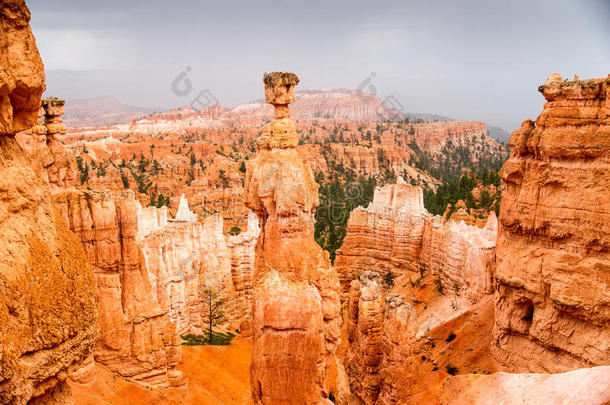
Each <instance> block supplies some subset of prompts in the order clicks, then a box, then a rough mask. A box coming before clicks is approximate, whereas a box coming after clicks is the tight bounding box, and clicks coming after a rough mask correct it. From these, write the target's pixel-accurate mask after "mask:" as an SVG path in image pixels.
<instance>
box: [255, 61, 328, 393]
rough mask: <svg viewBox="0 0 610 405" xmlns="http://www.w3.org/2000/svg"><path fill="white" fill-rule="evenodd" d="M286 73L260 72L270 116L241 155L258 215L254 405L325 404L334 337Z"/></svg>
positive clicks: (323, 258) (312, 193)
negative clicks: (245, 156) (248, 153)
mask: <svg viewBox="0 0 610 405" xmlns="http://www.w3.org/2000/svg"><path fill="white" fill-rule="evenodd" d="M298 82H299V80H298V78H297V77H296V75H294V74H292V73H284V72H275V73H271V74H265V77H264V83H265V99H266V101H267V102H268V103H270V104H273V105H274V106H275V118H276V119H275V121H274V122H273V123H272V124H270V125H269V126H267V127H265V128H264V129H263V133H262V135H261V136H260V138H259V139H258V141H257V145H258V152H257V154H256V157H255V158H254V159H251V160H250V161H248V165H247V170H246V185H245V194H246V205H247V206H248V207H249V208H250V209H251V210H252V211H254V212H255V213H256V214H257V215H258V217H259V219H260V221H261V234H260V236H259V239H258V243H257V245H256V253H255V273H254V291H253V341H252V364H251V387H252V397H253V400H254V403H255V404H274V405H275V404H330V403H331V401H330V400H329V399H328V396H329V393H330V384H331V382H330V381H328V379H329V373H328V371H327V370H328V369H330V368H332V367H336V361H337V359H336V357H335V351H336V348H337V346H338V344H339V341H340V333H339V328H340V317H339V306H340V305H339V294H338V290H339V281H338V278H337V275H336V273H335V271H334V269H333V268H332V266H331V264H330V260H329V255H328V253H327V252H324V251H323V250H322V249H321V248H320V246H318V245H317V244H316V242H315V240H314V223H313V214H314V212H315V209H316V206H317V205H318V192H317V191H318V185H317V184H316V182H315V181H314V178H313V175H312V172H311V169H310V168H309V166H308V165H307V163H306V162H305V161H303V159H301V158H300V157H299V155H298V154H297V152H296V150H295V146H296V145H297V143H298V136H297V134H296V128H295V125H294V123H293V121H292V120H291V119H290V109H289V107H288V104H290V103H292V102H294V100H295V96H294V91H293V89H294V86H296V85H297V84H298Z"/></svg>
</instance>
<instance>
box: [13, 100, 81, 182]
mask: <svg viewBox="0 0 610 405" xmlns="http://www.w3.org/2000/svg"><path fill="white" fill-rule="evenodd" d="M63 113H64V100H60V99H57V98H49V99H44V100H42V107H41V109H40V112H39V119H38V123H37V124H36V125H34V126H33V127H32V128H29V129H28V130H26V131H22V132H19V133H17V134H16V135H15V139H17V142H18V143H19V146H21V148H22V149H23V151H24V153H25V155H26V156H27V157H28V159H29V161H30V166H32V168H33V169H34V171H35V172H36V174H38V175H39V176H40V177H41V178H42V179H43V180H44V181H45V182H46V183H47V184H48V185H49V186H50V187H51V188H52V189H53V190H55V189H58V188H62V187H69V186H75V185H77V184H80V182H79V172H78V168H77V165H76V160H75V159H74V155H72V154H71V153H70V152H68V151H67V150H66V149H65V148H64V147H63V145H62V143H61V141H60V140H59V136H61V135H63V134H65V133H66V126H65V125H64V124H63V121H62V118H61V116H62V115H63Z"/></svg>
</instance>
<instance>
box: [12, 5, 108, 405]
mask: <svg viewBox="0 0 610 405" xmlns="http://www.w3.org/2000/svg"><path fill="white" fill-rule="evenodd" d="M29 19H30V13H29V11H28V9H27V7H26V6H25V3H24V2H23V1H19V0H9V1H4V2H2V4H1V5H0V27H1V29H2V34H1V35H2V46H1V47H0V155H1V158H0V196H1V197H0V250H1V251H2V258H1V259H0V297H2V299H0V402H2V403H11V404H26V403H28V402H31V403H69V402H70V400H71V397H70V391H69V387H68V386H67V384H66V383H65V380H66V378H67V377H68V375H69V374H70V373H71V372H72V371H73V370H75V369H76V368H78V367H79V365H80V363H81V362H82V361H83V360H84V359H85V358H86V357H87V356H88V354H89V353H90V352H91V349H92V347H93V343H94V341H95V337H96V334H97V329H98V324H97V321H98V312H97V295H96V293H95V281H94V278H93V272H92V271H91V266H90V265H89V263H88V262H87V257H86V255H85V252H84V251H83V249H82V247H81V246H80V243H79V242H78V239H76V238H75V236H74V234H73V233H72V232H70V230H69V228H68V227H67V225H66V223H65V222H64V220H63V218H62V217H61V215H59V213H58V212H57V210H56V207H55V206H54V205H53V203H52V201H51V196H50V192H49V189H48V186H47V184H45V182H44V181H43V180H42V179H41V178H40V177H38V176H37V175H36V173H35V172H34V170H33V169H32V168H31V167H30V166H29V164H28V161H27V159H26V158H25V156H24V153H23V151H22V150H21V148H20V147H19V145H18V144H17V142H16V140H15V137H14V136H13V135H14V134H15V133H16V132H18V131H23V130H26V129H28V128H30V127H31V126H33V125H35V124H36V122H37V118H38V116H37V115H38V111H39V109H40V103H41V101H40V96H41V94H42V92H43V90H44V86H45V85H44V72H43V67H42V62H41V60H40V56H39V55H38V50H37V48H36V44H35V41H34V37H33V36H32V33H31V31H30V26H29Z"/></svg>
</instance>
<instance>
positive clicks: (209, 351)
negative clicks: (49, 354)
mask: <svg viewBox="0 0 610 405" xmlns="http://www.w3.org/2000/svg"><path fill="white" fill-rule="evenodd" d="M251 350H252V341H251V339H250V338H235V339H234V340H233V343H232V344H231V345H229V346H183V349H182V359H183V363H182V364H181V365H179V366H178V369H179V370H182V371H183V372H184V373H185V374H186V376H187V378H188V381H189V383H188V384H187V385H186V387H182V388H169V389H167V390H164V391H163V392H158V391H157V392H156V391H152V390H149V389H146V388H143V387H141V386H139V385H137V384H134V383H131V382H129V381H127V380H125V379H123V378H120V377H117V376H114V375H113V374H112V373H111V372H110V370H108V369H107V368H105V367H104V366H102V365H99V364H97V365H96V366H95V367H96V379H95V380H94V381H93V382H92V383H90V384H77V383H74V382H70V386H71V387H72V393H73V396H74V402H75V404H76V405H100V404H101V405H124V404H130V405H132V404H134V405H137V404H147V405H148V404H151V405H156V404H159V405H161V404H164V405H165V404H171V405H174V404H206V405H226V404H236V405H246V404H251V403H252V398H251V395H250V374H249V373H250V355H251Z"/></svg>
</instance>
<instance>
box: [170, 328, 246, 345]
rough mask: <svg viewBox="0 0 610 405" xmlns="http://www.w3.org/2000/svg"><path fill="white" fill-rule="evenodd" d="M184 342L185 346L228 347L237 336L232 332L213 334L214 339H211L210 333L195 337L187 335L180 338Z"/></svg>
mask: <svg viewBox="0 0 610 405" xmlns="http://www.w3.org/2000/svg"><path fill="white" fill-rule="evenodd" d="M180 337H181V338H182V340H183V342H182V345H183V346H202V345H212V346H228V345H230V344H231V340H233V338H234V337H235V334H233V333H231V332H227V333H222V332H213V333H212V338H211V339H210V334H209V332H208V331H205V332H204V334H203V335H194V334H191V333H189V334H186V335H181V336H180Z"/></svg>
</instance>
